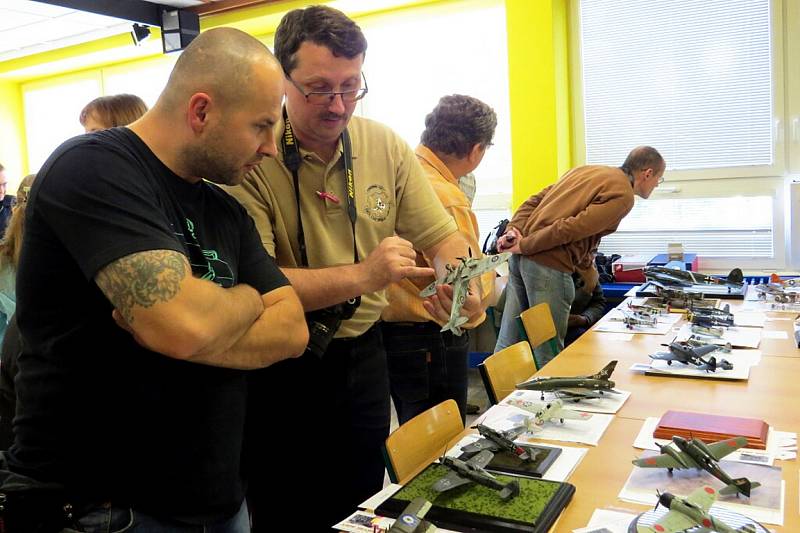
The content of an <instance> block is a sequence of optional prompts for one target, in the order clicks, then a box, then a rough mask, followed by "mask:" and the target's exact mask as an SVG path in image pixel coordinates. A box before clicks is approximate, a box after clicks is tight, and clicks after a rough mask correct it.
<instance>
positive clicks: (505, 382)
mask: <svg viewBox="0 0 800 533" xmlns="http://www.w3.org/2000/svg"><path fill="white" fill-rule="evenodd" d="M478 368H479V369H480V372H481V378H483V385H484V387H486V395H487V396H489V401H490V402H491V403H492V404H496V403H497V402H498V401H500V400H502V399H503V398H505V397H506V396H508V395H509V394H511V392H512V391H513V390H514V389H515V388H516V385H517V383H521V382H523V381H525V380H526V379H528V378H529V377H531V376H532V375H533V374H535V373H536V364H535V363H534V361H533V353H532V352H531V345H530V344H528V341H521V342H518V343H516V344H512V345H511V346H509V347H507V348H503V349H502V350H500V351H499V352H497V353H495V354H492V355H490V356H489V357H487V358H486V359H485V360H484V361H483V363H481V364H480V365H478Z"/></svg>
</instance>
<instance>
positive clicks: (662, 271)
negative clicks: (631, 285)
mask: <svg viewBox="0 0 800 533" xmlns="http://www.w3.org/2000/svg"><path fill="white" fill-rule="evenodd" d="M644 275H645V277H646V278H647V279H648V280H656V281H658V282H660V283H663V284H664V285H672V286H675V285H677V286H680V287H691V286H693V285H727V286H728V287H733V288H738V289H741V288H742V286H743V285H744V275H743V274H742V270H741V269H739V268H734V269H733V270H731V271H730V273H729V274H728V276H727V278H726V279H722V278H718V277H716V276H707V275H705V274H700V273H697V272H691V271H689V270H679V269H677V268H667V267H662V266H649V267H647V268H645V269H644Z"/></svg>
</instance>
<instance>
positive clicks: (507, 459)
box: [459, 444, 561, 477]
mask: <svg viewBox="0 0 800 533" xmlns="http://www.w3.org/2000/svg"><path fill="white" fill-rule="evenodd" d="M518 446H519V447H520V448H523V449H525V450H527V451H528V453H529V454H531V457H533V460H532V461H523V460H522V459H520V458H519V457H517V455H516V454H514V453H511V452H507V451H502V452H496V453H495V454H494V457H492V461H491V462H490V463H489V464H488V465H486V470H491V471H493V472H504V473H506V474H512V475H515V476H525V477H542V476H543V475H544V473H545V472H547V469H548V468H550V466H551V465H552V464H553V463H554V462H555V460H556V459H558V456H559V455H561V448H549V447H547V446H533V445H527V444H519V445H518ZM478 453H479V452H475V453H462V454H461V455H460V456H459V459H461V460H462V461H466V460H467V459H469V458H470V457H472V456H474V455H477V454H478Z"/></svg>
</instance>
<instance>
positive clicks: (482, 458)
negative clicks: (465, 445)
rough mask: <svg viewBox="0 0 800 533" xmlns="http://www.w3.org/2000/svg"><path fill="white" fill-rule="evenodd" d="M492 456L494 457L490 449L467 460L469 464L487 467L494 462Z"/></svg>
mask: <svg viewBox="0 0 800 533" xmlns="http://www.w3.org/2000/svg"><path fill="white" fill-rule="evenodd" d="M492 457H494V454H493V453H492V452H490V451H489V450H483V451H482V452H480V453H479V454H478V455H476V456H475V457H472V458H470V459H469V460H468V461H467V464H468V465H472V466H477V467H478V468H486V465H488V464H489V463H491V462H492Z"/></svg>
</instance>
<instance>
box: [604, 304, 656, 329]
mask: <svg viewBox="0 0 800 533" xmlns="http://www.w3.org/2000/svg"><path fill="white" fill-rule="evenodd" d="M619 312H620V313H622V317H611V319H610V320H615V321H621V322H624V323H625V327H626V328H628V329H636V328H639V327H645V328H655V327H658V319H657V318H656V315H651V314H649V313H641V312H639V311H626V310H625V309H619Z"/></svg>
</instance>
